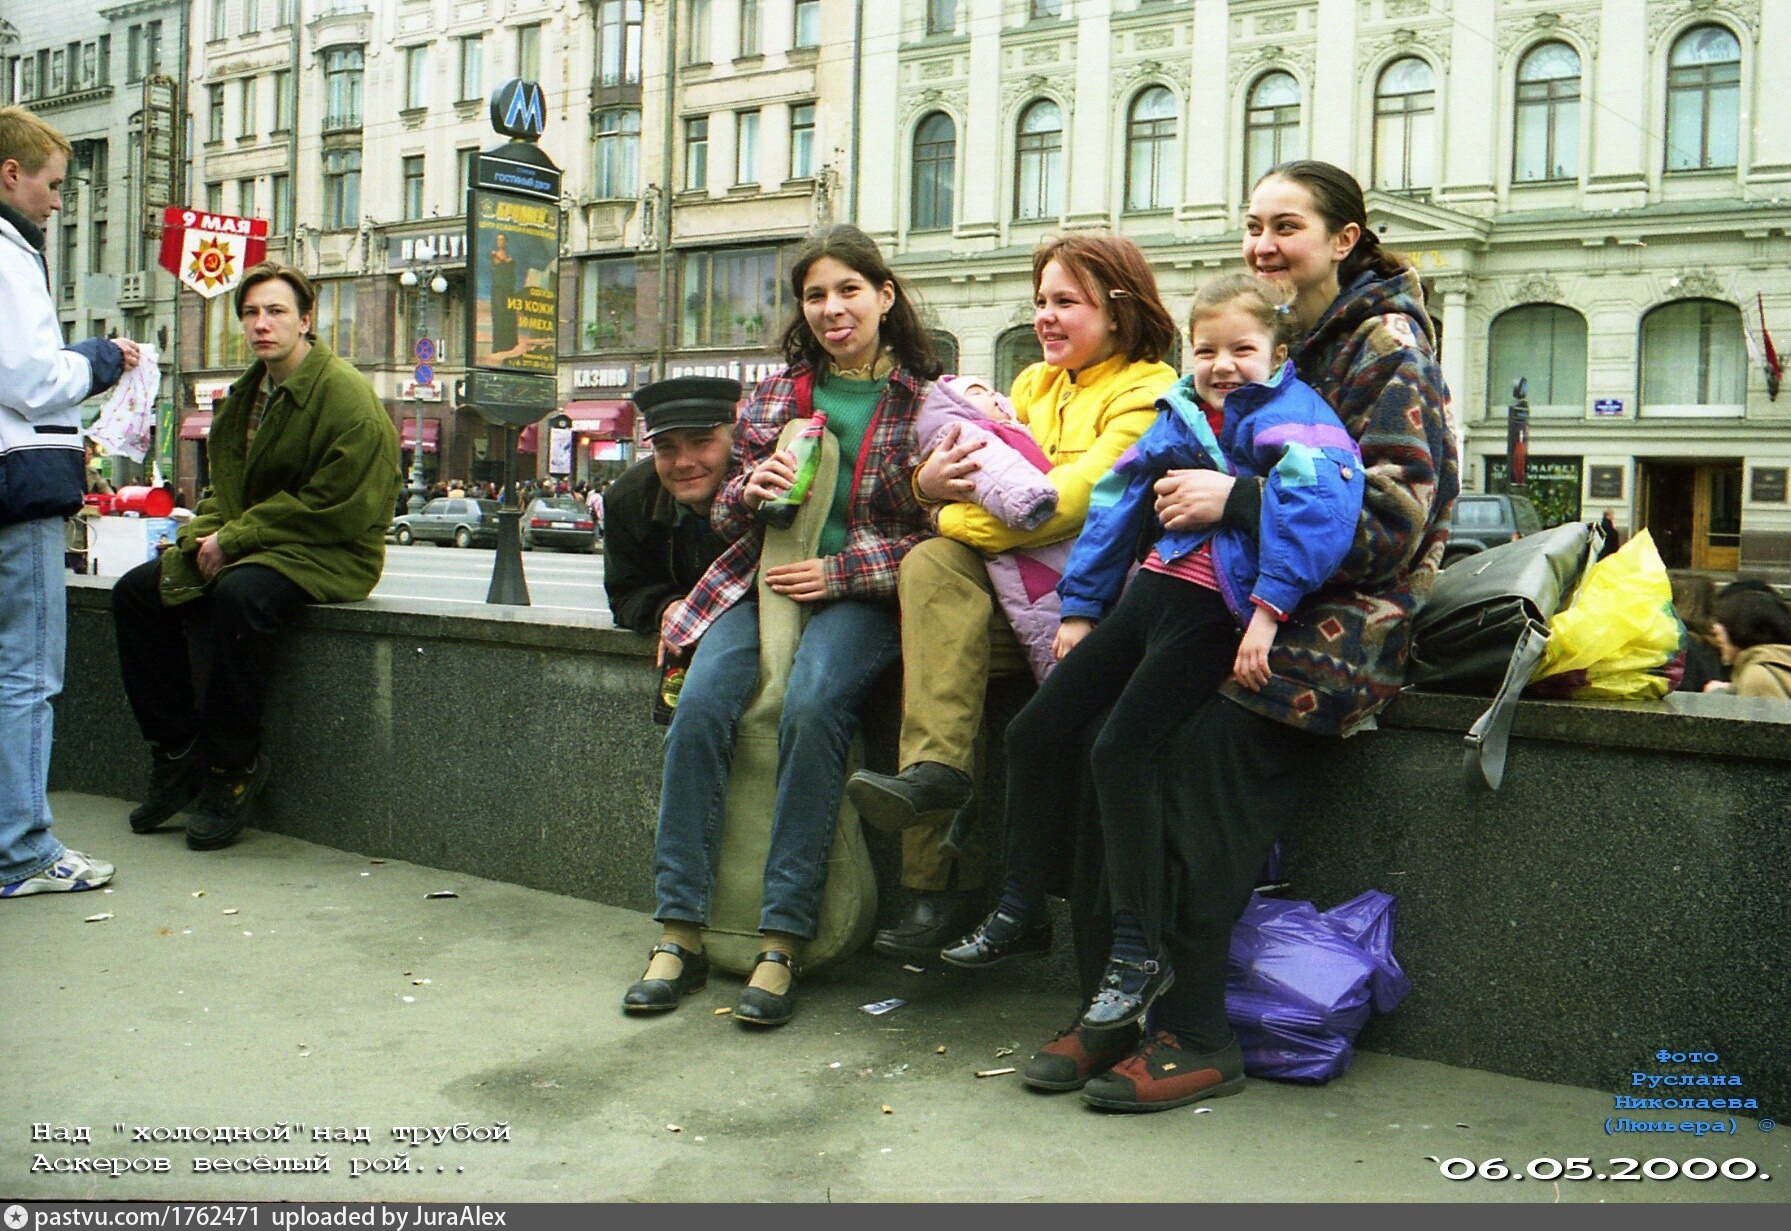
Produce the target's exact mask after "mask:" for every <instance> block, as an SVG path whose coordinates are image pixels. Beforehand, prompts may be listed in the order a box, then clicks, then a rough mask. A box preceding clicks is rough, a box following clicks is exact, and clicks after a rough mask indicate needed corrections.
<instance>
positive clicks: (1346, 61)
mask: <svg viewBox="0 0 1791 1231" xmlns="http://www.w3.org/2000/svg"><path fill="white" fill-rule="evenodd" d="M1306 101H1307V104H1308V105H1309V106H1310V107H1311V109H1312V122H1311V124H1310V125H1308V127H1307V132H1309V133H1310V134H1311V139H1310V140H1309V141H1308V142H1307V144H1306V150H1307V154H1308V156H1309V157H1312V158H1322V159H1324V160H1325V161H1326V162H1334V163H1336V164H1337V165H1338V166H1340V167H1344V168H1353V169H1354V170H1355V171H1356V173H1357V175H1358V176H1359V177H1360V178H1361V179H1362V180H1363V181H1364V182H1366V181H1367V179H1368V178H1369V177H1368V176H1366V175H1364V174H1362V172H1364V171H1367V170H1368V168H1366V167H1359V166H1357V163H1356V129H1355V123H1356V0H1318V61H1317V67H1316V68H1315V69H1314V70H1313V80H1312V81H1311V82H1309V83H1307V99H1306Z"/></svg>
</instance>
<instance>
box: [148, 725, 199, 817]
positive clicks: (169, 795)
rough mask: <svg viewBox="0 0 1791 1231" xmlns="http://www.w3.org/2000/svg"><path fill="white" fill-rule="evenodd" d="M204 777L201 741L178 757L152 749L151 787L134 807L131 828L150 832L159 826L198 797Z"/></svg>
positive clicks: (150, 764)
mask: <svg viewBox="0 0 1791 1231" xmlns="http://www.w3.org/2000/svg"><path fill="white" fill-rule="evenodd" d="M204 781H205V763H204V761H203V760H202V759H201V757H200V755H199V744H198V741H194V742H193V743H192V744H190V745H188V747H187V750H186V751H185V752H183V753H182V754H181V755H179V756H177V757H176V756H169V755H168V754H167V753H164V752H159V751H153V750H152V751H151V752H150V756H149V790H148V791H146V792H145V793H144V795H143V802H142V803H140V804H138V805H137V806H136V807H135V808H132V809H131V815H130V822H131V832H132V833H150V832H152V831H154V830H155V829H158V828H160V827H161V824H162V822H164V821H166V820H168V819H169V818H170V817H172V816H173V815H174V814H175V813H177V812H179V811H180V810H181V809H182V808H184V807H186V806H187V805H188V804H190V803H192V802H193V801H194V800H195V799H198V798H199V788H200V787H201V786H202V785H203V784H204Z"/></svg>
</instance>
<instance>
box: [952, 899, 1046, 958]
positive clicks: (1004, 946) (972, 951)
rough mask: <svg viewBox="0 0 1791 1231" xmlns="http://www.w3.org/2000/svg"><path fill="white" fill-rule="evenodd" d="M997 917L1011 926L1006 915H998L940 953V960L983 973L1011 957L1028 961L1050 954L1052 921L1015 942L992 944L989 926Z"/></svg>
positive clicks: (994, 942)
mask: <svg viewBox="0 0 1791 1231" xmlns="http://www.w3.org/2000/svg"><path fill="white" fill-rule="evenodd" d="M998 916H999V917H1000V918H1001V919H1002V920H1004V921H1006V922H1010V923H1011V922H1012V920H1011V919H1010V918H1009V917H1008V916H1007V915H1003V914H1001V912H1000V911H996V912H995V913H994V914H991V915H990V916H989V917H988V918H987V919H984V920H983V921H982V922H981V923H979V924H977V925H976V930H975V931H973V932H971V933H970V935H968V936H966V937H964V939H962V940H960V941H959V942H958V943H957V944H955V945H952V946H950V947H949V948H946V949H941V950H940V951H939V960H940V961H943V962H947V963H949V964H950V965H953V966H962V967H964V968H965V969H966V970H981V969H982V968H983V967H985V966H993V965H995V964H996V963H997V962H1005V961H1007V959H1008V958H1010V957H1028V956H1033V955H1036V954H1040V953H1049V952H1050V951H1051V921H1050V920H1049V919H1046V920H1045V921H1044V922H1043V923H1039V924H1036V925H1034V926H1033V927H1029V928H1027V929H1025V930H1024V931H1022V932H1021V933H1020V934H1019V935H1018V936H1016V937H1015V938H1014V939H1012V940H1009V941H999V940H991V939H990V937H989V925H990V924H992V923H994V922H995V920H996V918H997V917H998Z"/></svg>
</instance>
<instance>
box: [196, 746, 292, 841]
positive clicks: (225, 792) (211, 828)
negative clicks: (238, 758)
mask: <svg viewBox="0 0 1791 1231" xmlns="http://www.w3.org/2000/svg"><path fill="white" fill-rule="evenodd" d="M270 768H271V767H270V766H269V765H268V760H267V754H266V753H257V754H256V756H255V763H254V764H253V765H251V766H249V768H247V769H242V770H221V769H219V768H218V767H217V766H215V765H214V766H212V768H211V771H210V772H209V773H207V774H206V775H205V781H204V784H203V785H202V786H201V787H200V788H199V802H198V803H197V804H195V805H194V806H193V808H192V810H191V811H190V812H188V813H187V849H188V850H190V851H215V850H219V849H221V848H223V847H226V846H229V845H230V844H231V843H232V842H234V841H236V835H237V834H239V833H241V832H242V828H243V826H244V825H245V824H247V823H248V820H249V807H250V805H252V804H253V803H254V802H255V797H256V796H257V795H259V794H261V788H262V787H264V786H266V785H267V777H268V773H269V770H270Z"/></svg>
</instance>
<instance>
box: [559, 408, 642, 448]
mask: <svg viewBox="0 0 1791 1231" xmlns="http://www.w3.org/2000/svg"><path fill="white" fill-rule="evenodd" d="M566 414H567V415H568V416H570V417H571V419H572V430H573V431H574V432H576V433H578V434H579V435H581V436H596V437H599V438H601V439H603V440H628V439H631V438H632V437H633V436H634V403H633V402H567V403H566Z"/></svg>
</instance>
